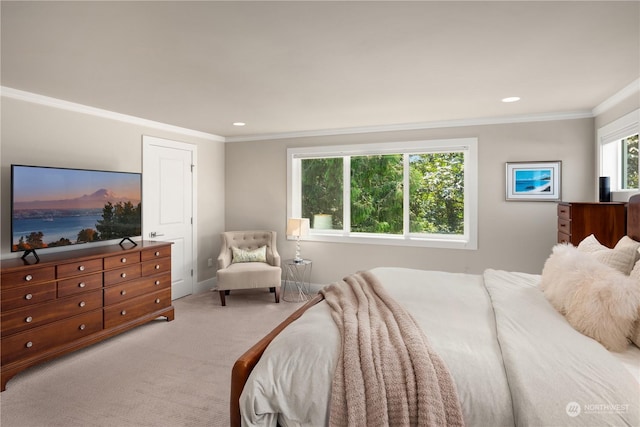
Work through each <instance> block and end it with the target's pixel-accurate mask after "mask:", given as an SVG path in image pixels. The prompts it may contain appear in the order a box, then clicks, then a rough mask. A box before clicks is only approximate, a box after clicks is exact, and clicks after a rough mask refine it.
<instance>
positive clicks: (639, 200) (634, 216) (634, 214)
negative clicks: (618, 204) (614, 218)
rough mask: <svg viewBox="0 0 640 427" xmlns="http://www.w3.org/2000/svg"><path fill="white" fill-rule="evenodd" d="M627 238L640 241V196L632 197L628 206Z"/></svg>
mask: <svg viewBox="0 0 640 427" xmlns="http://www.w3.org/2000/svg"><path fill="white" fill-rule="evenodd" d="M627 236H629V237H631V238H632V239H633V240H637V241H640V194H636V195H634V196H631V198H630V199H629V205H628V206H627Z"/></svg>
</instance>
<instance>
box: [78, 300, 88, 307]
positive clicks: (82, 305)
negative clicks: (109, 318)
mask: <svg viewBox="0 0 640 427" xmlns="http://www.w3.org/2000/svg"><path fill="white" fill-rule="evenodd" d="M85 305H87V303H86V302H84V301H80V304H78V306H79V307H84V306H85Z"/></svg>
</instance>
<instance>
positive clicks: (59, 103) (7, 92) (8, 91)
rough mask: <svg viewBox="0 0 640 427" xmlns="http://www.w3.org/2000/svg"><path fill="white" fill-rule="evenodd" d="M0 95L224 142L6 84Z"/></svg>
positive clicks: (209, 135) (209, 134)
mask: <svg viewBox="0 0 640 427" xmlns="http://www.w3.org/2000/svg"><path fill="white" fill-rule="evenodd" d="M0 95H1V96H3V97H6V98H11V99H17V100H20V101H25V102H31V103H33V104H39V105H45V106H48V107H53V108H59V109H62V110H67V111H73V112H76V113H82V114H88V115H91V116H96V117H102V118H105V119H111V120H117V121H119V122H125V123H130V124H134V125H139V126H144V127H149V128H152V129H158V130H162V131H167V132H172V133H176V134H180V135H186V136H193V137H196V138H202V139H206V140H209V141H216V142H225V138H224V137H223V136H219V135H214V134H211V133H206V132H200V131H197V130H193V129H187V128H183V127H179V126H173V125H169V124H166V123H161V122H156V121H153V120H147V119H142V118H140V117H135V116H129V115H127V114H122V113H116V112H113V111H108V110H103V109H100V108H95V107H89V106H87V105H83V104H77V103H75V102H69V101H64V100H62V99H57V98H51V97H49V96H44V95H39V94H37V93H31V92H25V91H22V90H18V89H13V88H10V87H6V86H0Z"/></svg>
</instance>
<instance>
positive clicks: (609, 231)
mask: <svg viewBox="0 0 640 427" xmlns="http://www.w3.org/2000/svg"><path fill="white" fill-rule="evenodd" d="M626 225H627V220H626V204H625V203H615V202H612V203H588V202H585V203H582V202H561V203H559V204H558V243H571V244H572V245H574V246H578V244H579V243H580V242H581V241H582V240H583V239H584V238H585V237H587V236H589V235H590V234H593V235H595V236H596V238H597V239H598V241H599V242H600V243H602V244H603V245H606V246H608V247H610V248H612V247H614V246H615V245H616V243H618V240H620V239H621V238H622V236H624V235H625V234H626V231H627V227H626Z"/></svg>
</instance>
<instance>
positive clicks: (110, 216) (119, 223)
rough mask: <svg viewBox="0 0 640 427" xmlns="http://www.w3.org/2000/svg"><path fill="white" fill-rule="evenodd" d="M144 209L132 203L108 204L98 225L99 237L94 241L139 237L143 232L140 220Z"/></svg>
mask: <svg viewBox="0 0 640 427" xmlns="http://www.w3.org/2000/svg"><path fill="white" fill-rule="evenodd" d="M141 215H142V207H141V205H140V204H139V203H138V205H137V206H133V203H131V202H125V203H122V202H120V203H116V204H115V205H114V204H112V203H111V202H108V203H107V204H106V205H104V208H103V209H102V219H100V220H98V222H97V223H96V228H97V229H98V232H99V235H98V236H99V237H98V238H96V239H94V240H109V239H115V238H119V237H123V236H138V235H140V233H141V232H142V230H141V229H140V223H141V222H140V219H141Z"/></svg>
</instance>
